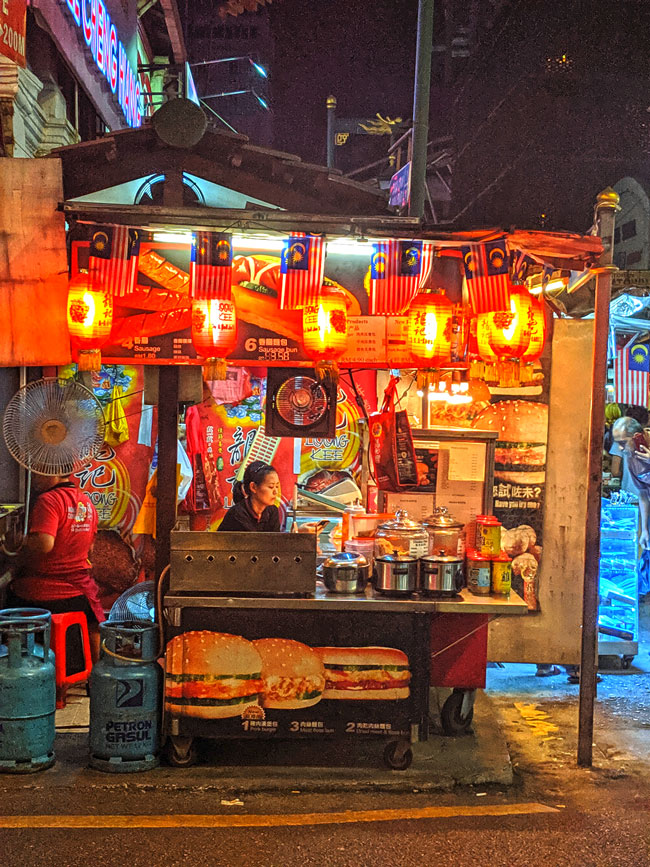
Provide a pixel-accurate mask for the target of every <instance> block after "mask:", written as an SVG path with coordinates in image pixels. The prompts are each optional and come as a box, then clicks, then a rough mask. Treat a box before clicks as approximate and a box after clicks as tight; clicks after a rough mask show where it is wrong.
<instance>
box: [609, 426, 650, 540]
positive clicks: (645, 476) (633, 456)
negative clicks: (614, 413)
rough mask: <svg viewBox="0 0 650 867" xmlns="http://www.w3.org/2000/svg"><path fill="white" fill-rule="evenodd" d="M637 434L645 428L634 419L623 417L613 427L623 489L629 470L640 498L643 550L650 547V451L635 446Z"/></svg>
mask: <svg viewBox="0 0 650 867" xmlns="http://www.w3.org/2000/svg"><path fill="white" fill-rule="evenodd" d="M636 434H643V427H642V426H641V424H640V423H639V422H638V421H637V420H636V419H634V418H631V417H630V416H625V415H624V416H622V417H621V418H619V419H617V420H616V421H615V422H614V424H613V425H612V435H613V437H614V445H617V446H618V447H619V448H620V449H621V453H622V460H623V479H622V480H621V488H622V489H623V490H627V489H626V488H624V479H625V469H626V468H627V473H628V477H629V480H630V483H631V484H632V485H633V487H634V492H635V493H636V494H637V496H638V498H639V515H640V520H639V524H640V529H639V545H640V546H641V548H644V549H645V548H648V547H650V449H648V448H647V447H646V446H641V448H640V449H639V448H637V447H636V446H635V444H634V437H635V435H636Z"/></svg>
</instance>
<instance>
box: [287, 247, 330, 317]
mask: <svg viewBox="0 0 650 867" xmlns="http://www.w3.org/2000/svg"><path fill="white" fill-rule="evenodd" d="M324 273H325V241H324V240H323V238H320V237H318V236H317V235H305V234H304V233H303V232H296V233H294V234H293V235H290V236H289V237H288V238H287V240H286V241H285V242H284V249H283V250H282V260H281V263H280V309H281V310H296V309H298V308H300V307H307V306H308V305H310V304H315V303H316V301H317V299H318V295H319V293H320V290H321V286H322V285H323V275H324Z"/></svg>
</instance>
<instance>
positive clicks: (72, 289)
mask: <svg viewBox="0 0 650 867" xmlns="http://www.w3.org/2000/svg"><path fill="white" fill-rule="evenodd" d="M67 316H68V332H69V334H70V342H71V344H72V346H73V348H74V349H76V350H77V364H78V366H79V370H99V369H100V368H101V365H102V356H101V347H102V346H103V345H104V344H105V343H106V342H107V340H108V338H109V337H110V335H111V328H112V326H113V298H112V295H111V292H110V291H109V290H108V289H105V288H102V287H100V286H99V285H97V284H96V283H95V285H92V284H91V282H90V278H89V276H88V274H86V273H81V272H80V273H78V274H75V276H74V277H73V278H72V279H71V280H70V283H69V285H68V305H67Z"/></svg>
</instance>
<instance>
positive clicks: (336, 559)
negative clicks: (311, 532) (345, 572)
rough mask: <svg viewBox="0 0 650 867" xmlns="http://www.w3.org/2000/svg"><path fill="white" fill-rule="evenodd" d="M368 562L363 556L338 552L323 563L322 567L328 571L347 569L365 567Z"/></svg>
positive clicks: (349, 552) (350, 552) (351, 552)
mask: <svg viewBox="0 0 650 867" xmlns="http://www.w3.org/2000/svg"><path fill="white" fill-rule="evenodd" d="M367 565H368V561H367V559H366V558H365V557H364V556H363V554H355V553H354V552H353V551H339V552H338V553H336V554H332V555H331V556H329V557H328V558H327V559H326V560H324V561H323V566H324V567H325V566H327V568H328V569H349V568H350V567H351V566H361V567H363V566H367Z"/></svg>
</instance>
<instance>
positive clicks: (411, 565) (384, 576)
mask: <svg viewBox="0 0 650 867" xmlns="http://www.w3.org/2000/svg"><path fill="white" fill-rule="evenodd" d="M418 566H419V563H418V558H417V557H413V556H411V554H403V553H400V552H398V551H395V552H394V553H393V554H384V555H383V556H381V557H375V572H374V583H375V590H376V591H377V592H378V593H384V594H385V595H386V596H389V595H390V596H408V595H410V594H411V593H415V591H416V590H417V589H418V574H419V568H418Z"/></svg>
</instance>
